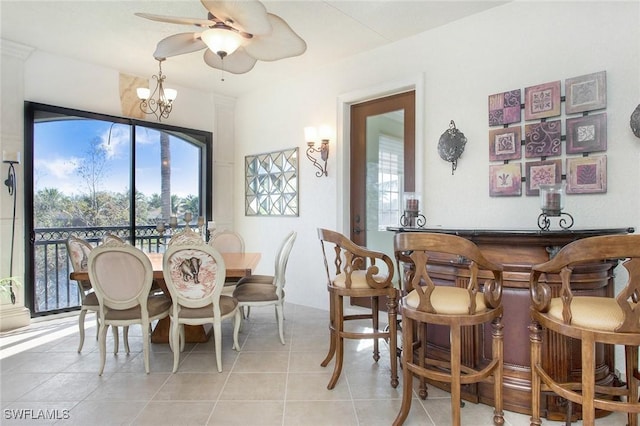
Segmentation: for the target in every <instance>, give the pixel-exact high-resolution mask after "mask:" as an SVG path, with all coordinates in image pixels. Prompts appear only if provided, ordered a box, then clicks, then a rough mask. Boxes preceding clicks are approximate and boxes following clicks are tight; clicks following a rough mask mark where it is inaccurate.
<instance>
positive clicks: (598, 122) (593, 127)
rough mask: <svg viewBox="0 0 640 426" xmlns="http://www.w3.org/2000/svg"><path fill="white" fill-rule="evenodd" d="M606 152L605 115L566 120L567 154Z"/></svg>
mask: <svg viewBox="0 0 640 426" xmlns="http://www.w3.org/2000/svg"><path fill="white" fill-rule="evenodd" d="M606 150H607V113H602V114H594V115H585V116H582V117H576V118H567V146H566V151H567V154H581V153H584V152H599V151H606Z"/></svg>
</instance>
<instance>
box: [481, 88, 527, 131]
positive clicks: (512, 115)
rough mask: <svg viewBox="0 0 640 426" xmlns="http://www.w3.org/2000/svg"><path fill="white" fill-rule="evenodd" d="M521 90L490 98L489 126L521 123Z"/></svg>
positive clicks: (498, 94) (497, 94)
mask: <svg viewBox="0 0 640 426" xmlns="http://www.w3.org/2000/svg"><path fill="white" fill-rule="evenodd" d="M521 97H522V96H521V92H520V89H515V90H510V91H508V92H502V93H496V94H495V95H490V96H489V126H501V125H503V124H511V123H518V122H520V115H521V114H520V110H521V102H522V101H521Z"/></svg>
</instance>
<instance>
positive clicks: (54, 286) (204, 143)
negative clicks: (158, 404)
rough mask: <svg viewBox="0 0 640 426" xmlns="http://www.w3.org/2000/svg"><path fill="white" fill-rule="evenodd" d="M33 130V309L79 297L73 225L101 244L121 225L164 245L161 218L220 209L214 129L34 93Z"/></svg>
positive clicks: (29, 194)
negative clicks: (70, 248) (75, 105)
mask: <svg viewBox="0 0 640 426" xmlns="http://www.w3.org/2000/svg"><path fill="white" fill-rule="evenodd" d="M25 139H26V140H25V153H26V155H25V156H26V158H25V187H26V188H28V190H27V191H25V207H26V208H25V211H27V212H29V214H28V215H27V217H26V218H25V224H26V228H27V229H26V231H27V234H28V235H29V237H30V238H29V239H30V241H29V244H27V253H26V259H27V262H26V267H27V269H26V275H27V280H26V282H27V283H32V285H30V286H29V288H27V300H28V302H30V303H31V306H29V307H30V308H31V310H32V312H33V314H34V315H42V314H45V313H50V312H57V311H61V310H68V309H73V308H76V307H77V306H79V301H80V298H79V294H78V291H77V288H76V284H75V283H74V282H73V281H70V280H69V272H70V264H69V261H68V256H67V252H66V247H65V241H66V239H67V238H68V236H69V235H72V234H73V235H76V236H78V237H80V238H83V239H85V240H87V241H89V242H90V243H92V244H94V245H95V244H98V242H99V241H100V239H101V238H102V237H103V236H104V235H105V234H106V233H112V234H116V235H118V236H119V237H121V238H123V239H125V240H127V241H129V242H130V243H131V244H134V245H136V246H137V247H139V248H141V249H143V250H145V251H150V252H151V251H160V250H162V249H163V247H164V246H163V244H164V238H163V235H161V234H159V232H158V231H157V228H158V225H159V224H160V223H162V224H168V222H169V219H170V217H171V216H177V217H179V218H183V217H184V214H185V213H187V212H189V213H191V215H192V217H193V218H194V219H193V220H194V221H195V220H196V218H198V217H199V216H202V217H203V218H205V220H206V219H207V218H209V217H210V215H211V213H210V212H211V211H212V209H211V197H210V195H209V194H211V193H212V192H211V185H212V182H211V175H212V174H211V170H210V165H211V164H212V161H211V160H212V158H211V155H212V146H211V141H212V136H211V133H209V132H202V131H198V130H191V129H183V128H176V127H172V126H164V125H161V124H160V123H158V124H156V123H147V122H140V121H136V120H130V119H124V118H119V117H110V116H104V115H99V114H93V113H86V112H82V111H76V110H69V109H64V108H59V107H53V106H48V105H41V104H33V103H28V104H27V106H26V121H25ZM181 225H184V222H183V221H181ZM192 225H193V224H192ZM164 237H166V235H164Z"/></svg>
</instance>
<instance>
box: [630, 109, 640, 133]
mask: <svg viewBox="0 0 640 426" xmlns="http://www.w3.org/2000/svg"><path fill="white" fill-rule="evenodd" d="M629 124H630V125H631V131H632V132H633V134H634V135H636V136H637V137H639V138H640V104H638V106H637V107H636V109H635V110H634V111H633V113H631V120H630V121H629Z"/></svg>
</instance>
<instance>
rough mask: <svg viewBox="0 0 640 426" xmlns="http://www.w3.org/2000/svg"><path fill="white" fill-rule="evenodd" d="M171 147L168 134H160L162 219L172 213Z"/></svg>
mask: <svg viewBox="0 0 640 426" xmlns="http://www.w3.org/2000/svg"><path fill="white" fill-rule="evenodd" d="M170 148H171V146H170V143H169V134H168V133H166V132H160V198H161V199H162V210H161V214H162V217H163V218H167V219H168V218H169V216H171V213H172V212H173V211H174V210H173V209H172V208H171V207H172V204H173V203H172V198H173V197H172V196H171V149H170Z"/></svg>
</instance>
